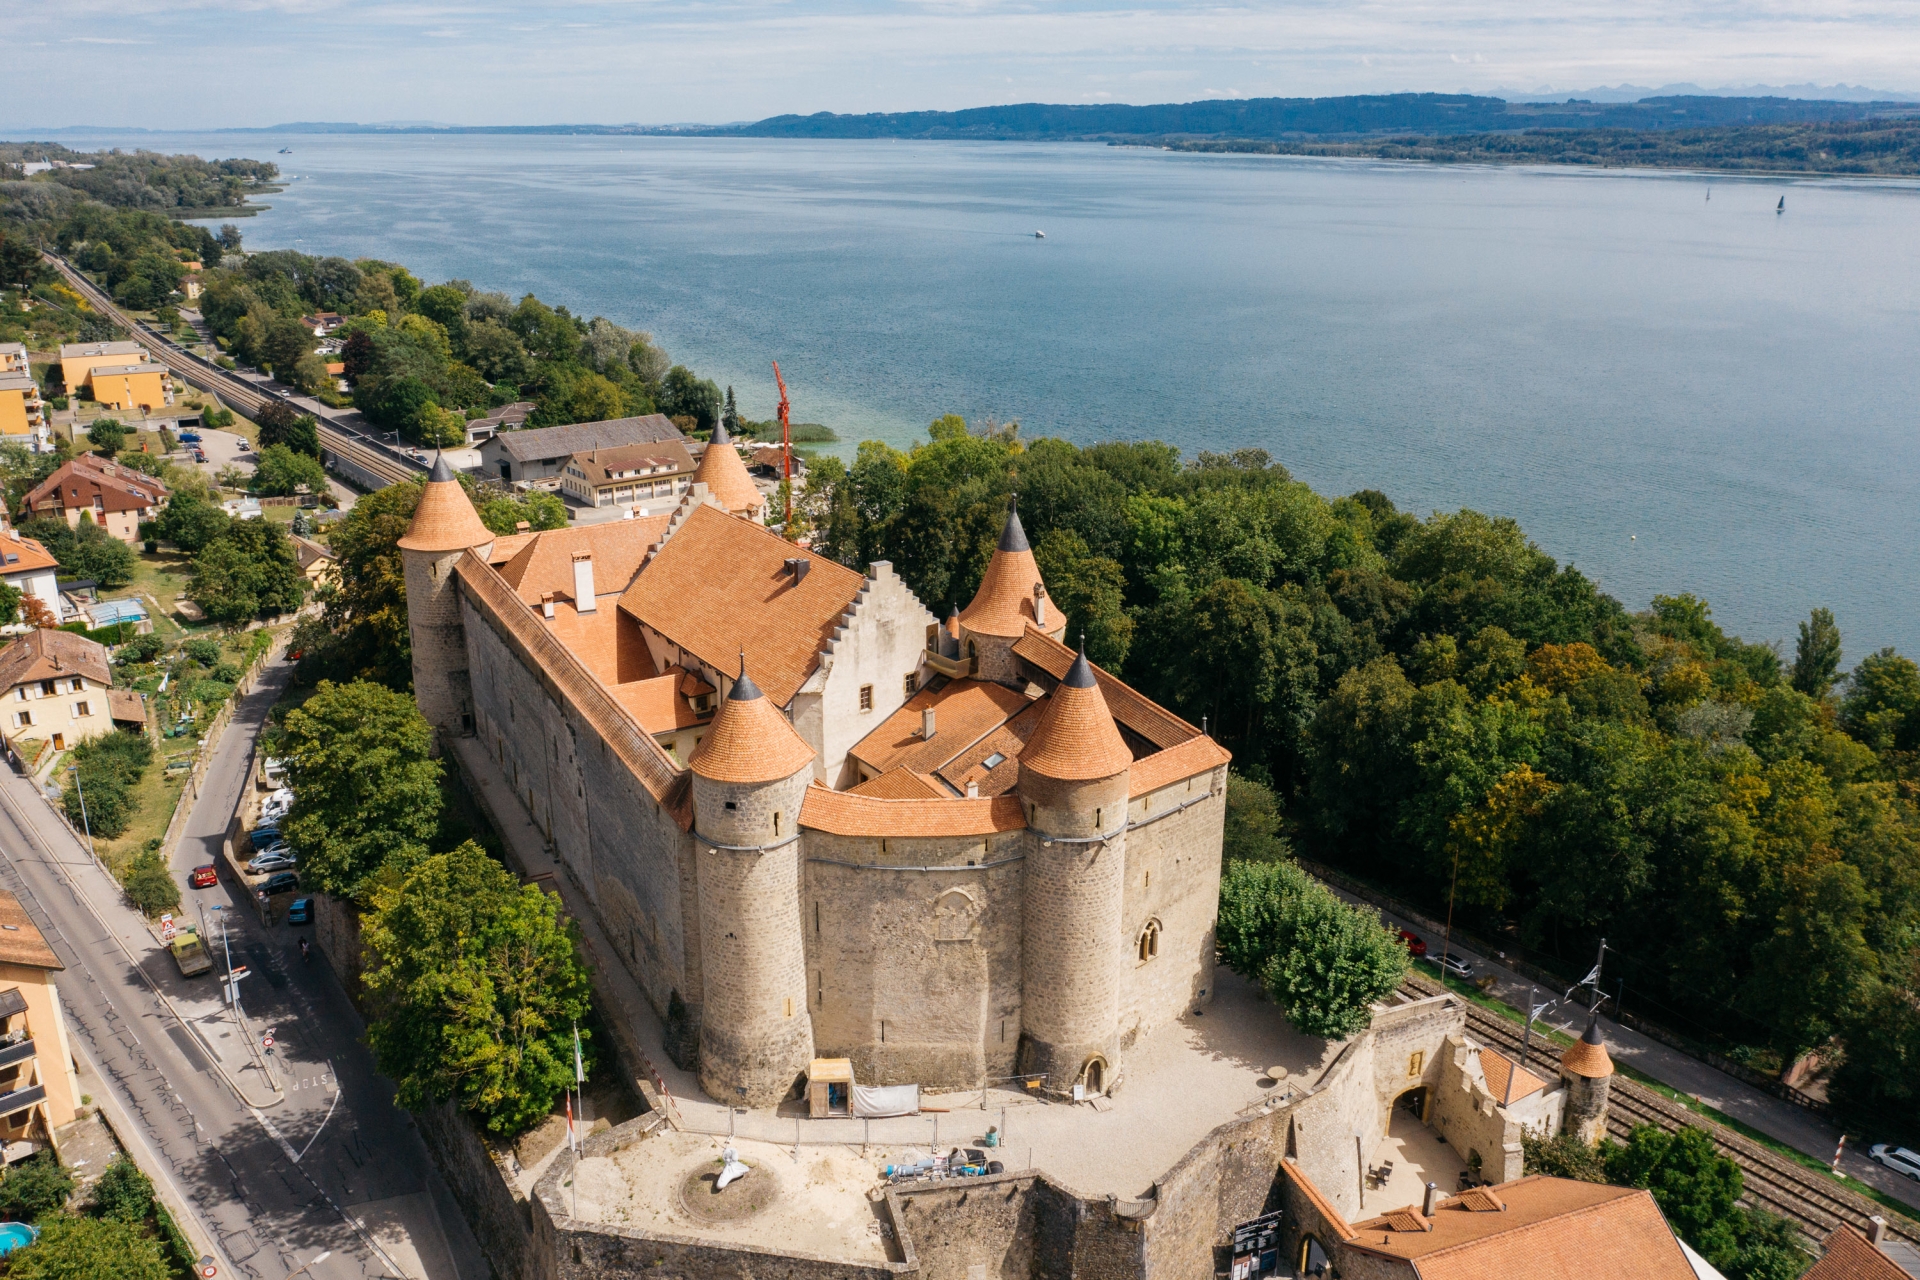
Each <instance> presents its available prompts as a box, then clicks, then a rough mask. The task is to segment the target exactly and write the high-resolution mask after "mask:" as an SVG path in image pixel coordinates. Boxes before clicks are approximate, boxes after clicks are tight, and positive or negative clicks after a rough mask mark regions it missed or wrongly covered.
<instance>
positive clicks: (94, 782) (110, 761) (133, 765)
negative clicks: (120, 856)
mask: <svg viewBox="0 0 1920 1280" xmlns="http://www.w3.org/2000/svg"><path fill="white" fill-rule="evenodd" d="M152 760H153V743H151V742H149V741H148V740H147V736H146V735H145V734H144V733H123V732H120V731H118V730H116V731H114V732H113V733H108V734H103V735H101V736H100V737H98V738H91V739H89V740H87V741H86V742H83V743H81V744H80V745H79V746H77V747H75V748H74V749H73V757H72V763H73V765H74V766H75V767H76V768H77V769H78V771H79V772H78V774H77V785H75V786H70V787H68V788H67V790H66V792H65V793H64V794H63V795H62V796H61V798H60V801H61V806H62V807H63V808H64V809H65V810H66V814H67V820H68V821H69V822H71V823H72V824H73V825H74V826H75V827H77V828H80V829H83V830H86V831H89V832H91V833H92V834H93V835H94V836H95V837H98V838H100V839H103V840H111V839H113V838H114V837H115V836H118V835H120V834H121V833H122V832H124V831H125V830H126V829H127V827H128V825H129V824H130V823H131V822H132V821H133V814H134V804H133V798H132V796H131V795H130V794H129V792H130V791H131V790H132V788H133V785H134V784H135V783H136V782H138V781H139V780H140V775H141V774H142V773H143V772H145V770H146V767H147V765H148V764H149V763H150V762H151V761H152Z"/></svg>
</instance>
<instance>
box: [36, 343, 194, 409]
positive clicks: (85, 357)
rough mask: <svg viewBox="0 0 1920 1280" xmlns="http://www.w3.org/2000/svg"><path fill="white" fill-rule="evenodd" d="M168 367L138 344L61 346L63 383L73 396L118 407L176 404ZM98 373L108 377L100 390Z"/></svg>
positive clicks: (68, 344)
mask: <svg viewBox="0 0 1920 1280" xmlns="http://www.w3.org/2000/svg"><path fill="white" fill-rule="evenodd" d="M166 372H167V371H166V366H164V365H159V364H155V363H154V360H153V353H152V352H151V351H148V350H147V349H146V347H144V346H142V345H141V344H140V343H138V342H68V343H64V344H62V346H61V347H60V381H61V382H62V383H64V384H65V385H66V388H67V392H68V394H69V395H79V394H80V393H81V392H83V391H84V392H85V393H86V396H85V398H87V399H90V400H97V401H99V402H100V403H101V404H110V405H113V406H114V407H116V408H137V407H140V406H143V405H144V406H145V407H147V408H154V407H156V406H160V405H166V404H171V403H173V401H172V392H171V391H170V390H169V389H168V388H167V386H166ZM96 374H106V375H107V377H106V380H105V383H104V385H103V386H101V387H98V388H96V387H95V385H94V377H95V375H96Z"/></svg>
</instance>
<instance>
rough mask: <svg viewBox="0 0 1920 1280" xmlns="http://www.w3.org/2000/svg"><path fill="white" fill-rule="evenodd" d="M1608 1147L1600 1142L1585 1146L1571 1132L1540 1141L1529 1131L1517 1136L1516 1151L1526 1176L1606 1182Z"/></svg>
mask: <svg viewBox="0 0 1920 1280" xmlns="http://www.w3.org/2000/svg"><path fill="white" fill-rule="evenodd" d="M1611 1145H1612V1144H1610V1143H1607V1142H1602V1143H1600V1144H1598V1145H1597V1146H1588V1145H1587V1144H1586V1143H1584V1142H1582V1141H1580V1138H1579V1135H1577V1134H1575V1133H1574V1132H1573V1131H1572V1130H1571V1129H1563V1130H1561V1131H1560V1132H1559V1133H1556V1134H1554V1135H1553V1136H1552V1137H1551V1138H1543V1137H1541V1136H1539V1135H1538V1134H1536V1133H1534V1132H1533V1131H1532V1130H1530V1129H1529V1130H1522V1131H1521V1133H1520V1149H1521V1151H1522V1152H1523V1153H1524V1156H1525V1160H1526V1171H1527V1172H1528V1173H1544V1174H1546V1175H1547V1176H1548V1177H1550V1178H1572V1179H1573V1180H1574V1181H1576V1182H1605V1181H1606V1180H1607V1149H1608V1148H1609V1147H1610V1146H1611Z"/></svg>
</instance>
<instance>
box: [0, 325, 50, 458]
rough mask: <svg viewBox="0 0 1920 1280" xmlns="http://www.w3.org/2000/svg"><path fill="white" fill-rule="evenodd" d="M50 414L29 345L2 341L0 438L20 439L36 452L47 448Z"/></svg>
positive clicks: (0, 358) (0, 353) (0, 360)
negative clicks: (28, 356)
mask: <svg viewBox="0 0 1920 1280" xmlns="http://www.w3.org/2000/svg"><path fill="white" fill-rule="evenodd" d="M47 434H48V432H47V413H46V407H45V406H44V405H43V404H41V402H40V384H39V383H38V382H36V381H34V378H33V369H32V367H31V365H30V364H29V363H28V361H27V348H26V346H25V345H24V344H22V343H18V342H6V343H0V437H4V438H7V439H11V440H16V441H19V442H20V443H23V444H25V445H26V446H27V447H28V448H29V449H31V450H33V451H34V452H35V453H40V452H44V451H45V449H46V447H47Z"/></svg>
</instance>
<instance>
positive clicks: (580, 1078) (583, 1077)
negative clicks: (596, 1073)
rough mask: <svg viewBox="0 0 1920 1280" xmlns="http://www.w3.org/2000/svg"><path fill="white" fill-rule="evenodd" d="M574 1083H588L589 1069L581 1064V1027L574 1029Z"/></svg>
mask: <svg viewBox="0 0 1920 1280" xmlns="http://www.w3.org/2000/svg"><path fill="white" fill-rule="evenodd" d="M573 1082H574V1083H575V1084H585V1083H586V1082H587V1069H586V1068H585V1067H584V1066H582V1065H581V1064H580V1028H579V1027H575V1028H574V1029H573Z"/></svg>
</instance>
